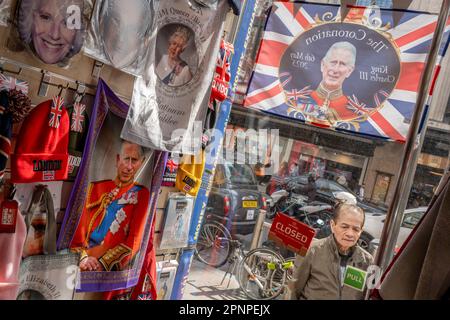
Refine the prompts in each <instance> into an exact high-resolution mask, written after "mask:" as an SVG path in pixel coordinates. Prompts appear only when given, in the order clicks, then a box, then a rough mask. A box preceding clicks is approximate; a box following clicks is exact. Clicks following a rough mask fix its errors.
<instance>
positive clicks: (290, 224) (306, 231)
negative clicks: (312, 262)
mask: <svg viewBox="0 0 450 320" xmlns="http://www.w3.org/2000/svg"><path fill="white" fill-rule="evenodd" d="M315 235H316V232H315V230H314V229H313V228H311V227H310V226H308V225H306V224H304V223H301V222H300V221H298V220H296V219H294V218H291V217H289V216H287V215H285V214H282V213H278V214H277V215H276V217H275V219H273V223H272V227H271V228H270V232H269V239H270V240H273V241H275V242H276V243H278V244H280V245H283V246H285V247H286V248H287V249H289V250H291V251H294V252H295V253H298V254H299V255H301V256H303V257H304V256H305V255H306V253H307V252H308V249H309V247H310V246H311V242H312V240H313V238H314V236H315Z"/></svg>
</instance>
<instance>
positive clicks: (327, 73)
mask: <svg viewBox="0 0 450 320" xmlns="http://www.w3.org/2000/svg"><path fill="white" fill-rule="evenodd" d="M355 62H356V48H355V46H354V45H353V44H351V43H349V42H336V43H334V44H333V45H332V46H331V47H330V48H329V49H328V51H327V53H326V55H325V57H324V58H323V59H322V62H321V66H320V70H321V72H322V81H321V82H320V84H319V86H318V88H317V89H316V90H314V91H312V92H310V91H309V92H306V94H303V95H302V97H301V98H300V99H299V102H300V103H298V104H297V103H296V106H295V110H294V111H293V112H296V111H297V112H298V111H301V113H302V114H304V115H306V116H308V117H309V118H312V120H314V121H315V122H319V123H320V122H323V123H326V124H333V123H335V122H338V121H346V120H350V119H353V118H355V117H357V116H358V115H357V114H356V113H355V111H354V110H352V108H349V99H348V97H346V96H345V95H344V93H343V91H342V85H343V83H344V81H345V79H347V78H349V77H350V75H351V74H352V73H353V71H354V69H355ZM303 120H306V119H303Z"/></svg>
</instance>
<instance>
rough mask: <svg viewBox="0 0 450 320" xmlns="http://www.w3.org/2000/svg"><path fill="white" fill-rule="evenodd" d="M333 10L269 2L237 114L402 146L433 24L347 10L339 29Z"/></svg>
mask: <svg viewBox="0 0 450 320" xmlns="http://www.w3.org/2000/svg"><path fill="white" fill-rule="evenodd" d="M340 9H341V8H340V7H339V6H334V5H329V4H313V3H305V2H303V3H300V2H281V1H276V2H274V4H273V6H272V9H271V11H270V13H269V16H268V20H267V23H266V27H265V31H264V35H263V39H262V42H261V48H260V51H259V53H258V56H257V60H256V65H255V68H254V71H253V75H252V78H251V82H250V85H249V88H248V91H247V96H246V100H245V102H244V106H246V107H248V108H255V109H259V110H261V111H264V112H267V113H272V114H276V115H279V116H283V117H289V118H294V119H297V120H299V121H302V122H306V123H309V124H312V125H319V126H321V127H328V128H330V129H335V130H343V131H348V132H351V133H357V134H362V135H367V136H371V137H377V138H382V139H388V140H393V141H398V142H405V140H406V136H407V134H408V130H409V124H410V121H411V118H412V115H413V113H414V110H415V107H416V105H417V98H418V91H419V87H420V81H421V79H422V75H423V72H424V69H425V64H426V61H427V58H428V54H429V52H430V49H431V42H432V39H433V36H434V32H435V29H436V26H437V19H438V17H437V15H434V14H429V13H422V12H417V11H414V12H413V11H405V10H403V11H401V10H390V9H380V10H379V15H378V17H377V18H379V19H373V18H372V14H373V10H372V9H369V8H365V7H356V6H349V7H348V9H349V13H348V14H347V16H346V18H345V20H344V21H341V15H340ZM449 25H450V19H449V21H448V22H447V26H446V33H445V34H444V40H443V44H442V47H441V50H440V56H439V58H438V63H437V70H436V76H435V79H436V78H437V75H438V71H439V64H440V61H441V60H442V57H443V55H444V54H445V51H446V48H447V46H448V38H449V33H450V32H449ZM336 57H338V58H336ZM336 61H337V62H336ZM342 66H344V67H342ZM435 79H434V80H433V83H434V82H435ZM433 83H432V84H433ZM302 96H303V97H302ZM311 104H313V105H315V106H316V107H315V108H311Z"/></svg>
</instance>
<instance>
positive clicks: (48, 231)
mask: <svg viewBox="0 0 450 320" xmlns="http://www.w3.org/2000/svg"><path fill="white" fill-rule="evenodd" d="M25 222H26V225H27V229H28V234H27V239H26V241H25V246H24V251H23V256H24V257H25V259H24V260H23V261H22V264H21V266H20V288H19V295H18V299H19V300H70V299H72V298H73V294H74V292H75V286H76V280H77V275H78V272H79V268H78V263H79V259H80V257H79V254H76V253H68V252H64V253H57V252H56V221H55V213H54V208H53V200H52V196H51V194H50V191H49V190H48V189H47V187H46V186H43V185H38V186H36V188H35V191H34V192H33V197H32V200H31V204H30V206H29V209H28V212H26V213H25Z"/></svg>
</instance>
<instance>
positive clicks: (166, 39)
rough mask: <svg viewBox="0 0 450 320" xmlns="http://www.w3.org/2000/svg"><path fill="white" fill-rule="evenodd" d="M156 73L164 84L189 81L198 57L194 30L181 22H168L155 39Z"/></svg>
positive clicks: (170, 84)
mask: <svg viewBox="0 0 450 320" xmlns="http://www.w3.org/2000/svg"><path fill="white" fill-rule="evenodd" d="M156 61H157V63H156V75H157V76H158V79H159V80H160V81H161V82H162V83H163V84H165V85H167V86H171V87H178V86H182V85H184V84H187V83H189V82H190V81H191V80H192V78H193V76H194V74H195V73H196V71H197V66H198V57H197V51H196V48H195V41H194V31H192V29H191V28H189V27H188V26H185V25H182V24H168V25H166V26H164V27H163V28H162V29H161V31H160V32H159V33H158V38H157V40H156Z"/></svg>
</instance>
